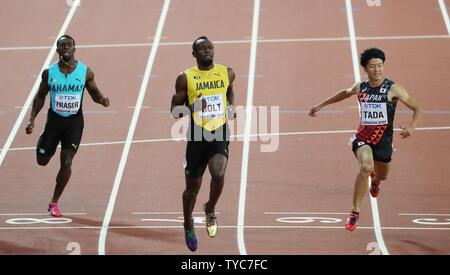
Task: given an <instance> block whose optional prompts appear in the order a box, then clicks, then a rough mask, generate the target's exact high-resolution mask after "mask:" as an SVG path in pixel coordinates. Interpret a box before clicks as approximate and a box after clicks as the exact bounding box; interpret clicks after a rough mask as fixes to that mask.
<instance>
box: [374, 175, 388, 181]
mask: <svg viewBox="0 0 450 275" xmlns="http://www.w3.org/2000/svg"><path fill="white" fill-rule="evenodd" d="M375 177H376V179H377V180H379V181H382V180H387V176H386V175H375Z"/></svg>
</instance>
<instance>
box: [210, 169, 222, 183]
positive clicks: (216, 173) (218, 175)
mask: <svg viewBox="0 0 450 275" xmlns="http://www.w3.org/2000/svg"><path fill="white" fill-rule="evenodd" d="M210 172H211V178H212V180H214V181H221V180H224V179H225V169H211V171H210Z"/></svg>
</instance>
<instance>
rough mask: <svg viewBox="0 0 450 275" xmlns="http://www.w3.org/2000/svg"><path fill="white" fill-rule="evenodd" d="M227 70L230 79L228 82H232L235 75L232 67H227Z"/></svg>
mask: <svg viewBox="0 0 450 275" xmlns="http://www.w3.org/2000/svg"><path fill="white" fill-rule="evenodd" d="M227 71H228V79H229V80H230V82H233V81H234V78H235V77H236V75H235V73H234V70H233V68H231V67H227Z"/></svg>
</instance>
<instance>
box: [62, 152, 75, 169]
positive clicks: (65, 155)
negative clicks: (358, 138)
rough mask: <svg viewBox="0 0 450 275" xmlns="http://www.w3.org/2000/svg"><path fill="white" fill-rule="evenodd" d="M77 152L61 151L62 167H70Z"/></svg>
mask: <svg viewBox="0 0 450 275" xmlns="http://www.w3.org/2000/svg"><path fill="white" fill-rule="evenodd" d="M74 155H75V153H72V152H65V151H64V152H61V168H62V169H70V168H71V167H72V160H73V157H74Z"/></svg>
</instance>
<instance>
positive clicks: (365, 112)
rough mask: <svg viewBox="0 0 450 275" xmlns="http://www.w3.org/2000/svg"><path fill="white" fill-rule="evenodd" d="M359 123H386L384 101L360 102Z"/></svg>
mask: <svg viewBox="0 0 450 275" xmlns="http://www.w3.org/2000/svg"><path fill="white" fill-rule="evenodd" d="M361 124H362V125H386V124H388V116H387V111H386V103H385V102H382V103H371V102H364V103H361Z"/></svg>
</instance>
